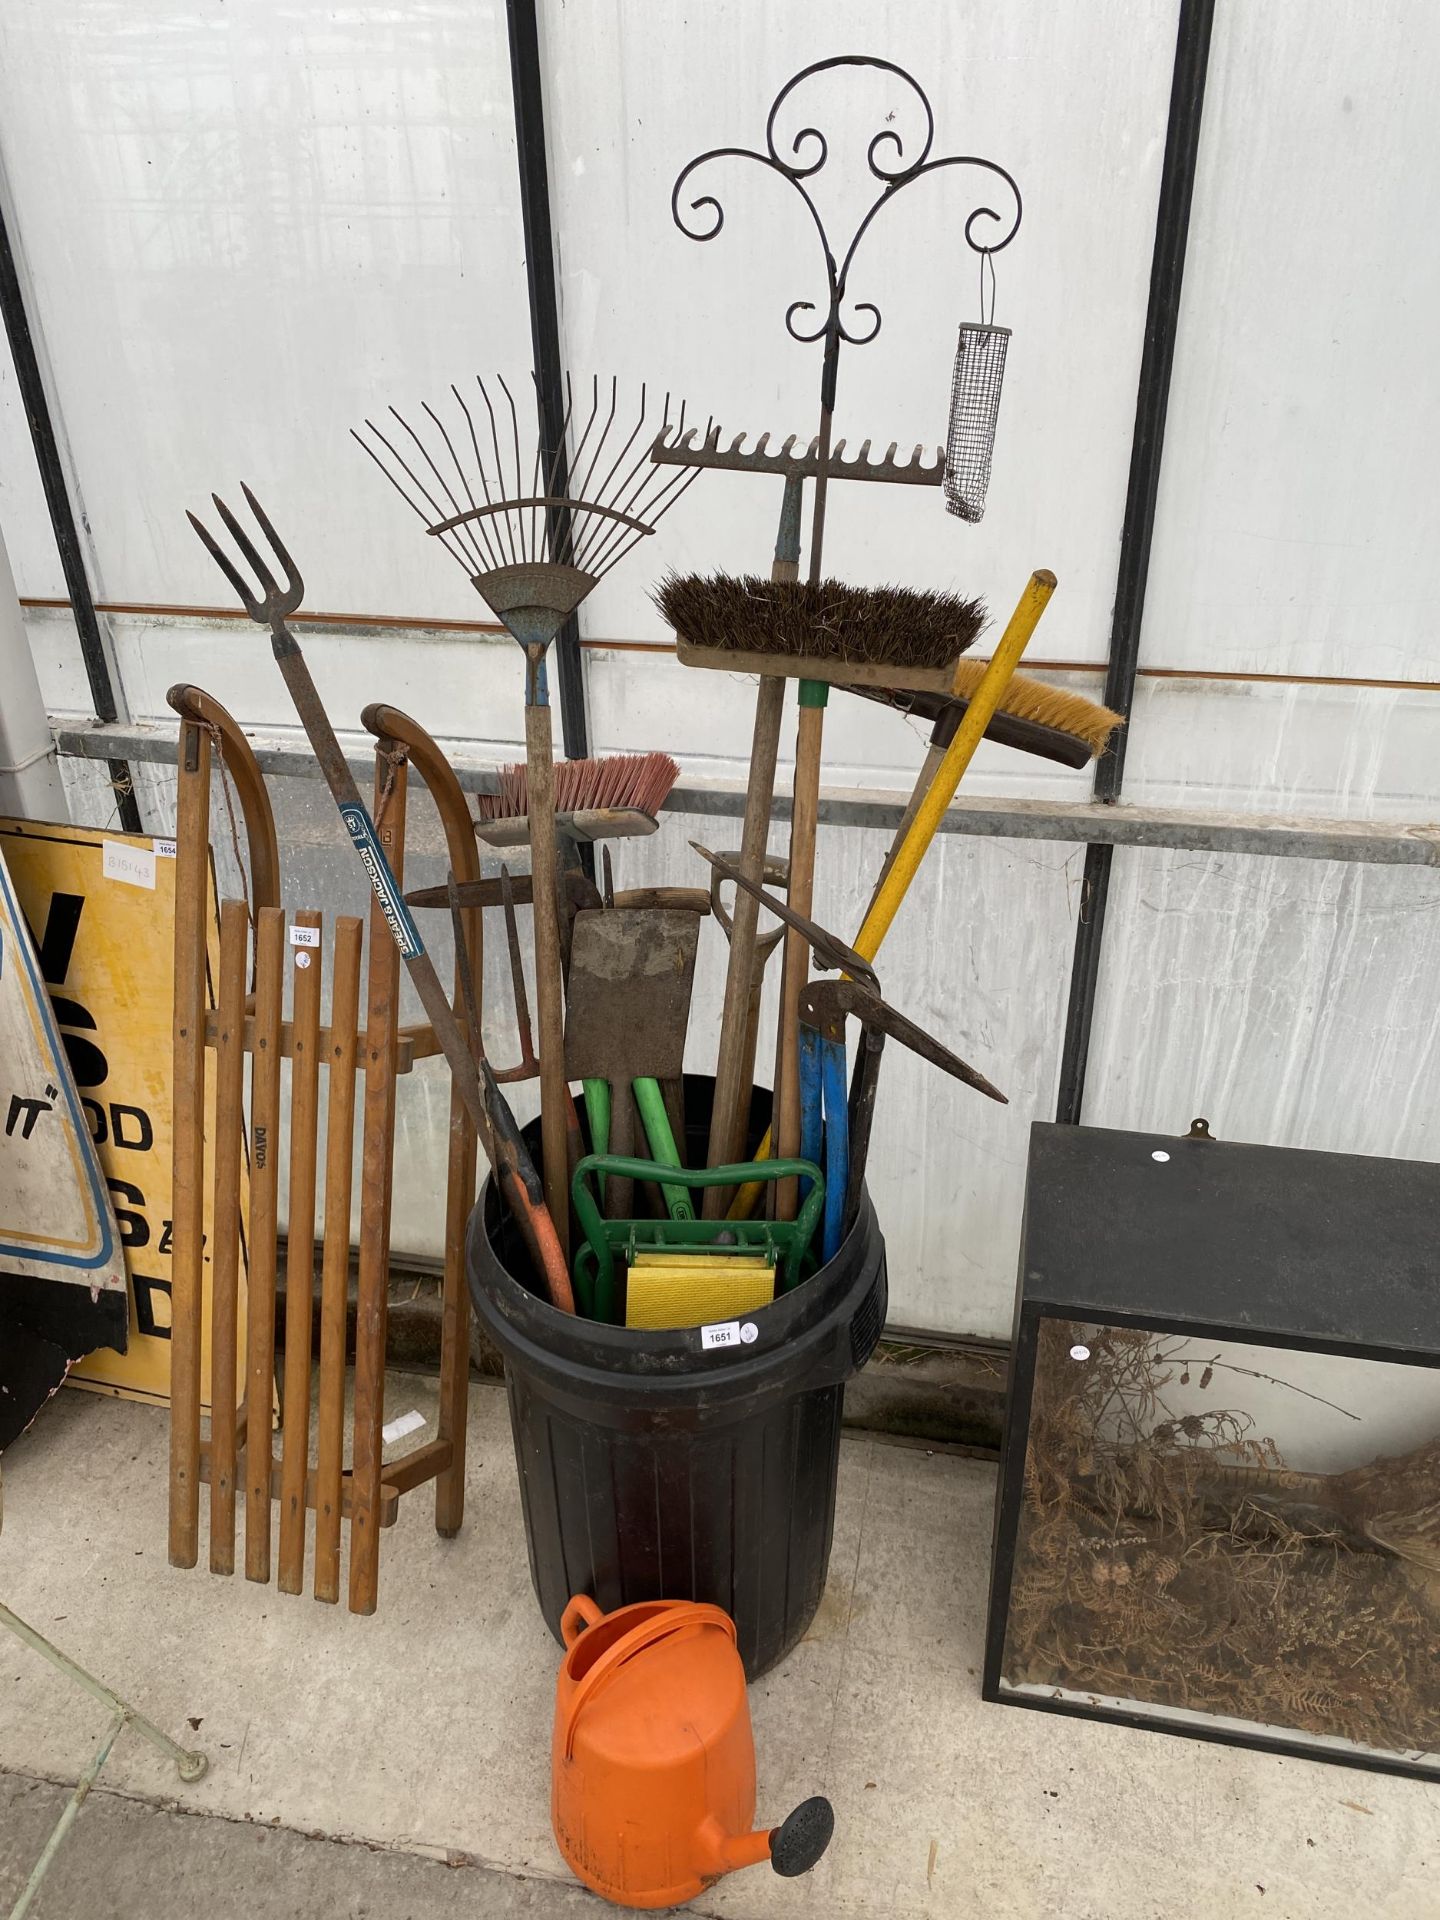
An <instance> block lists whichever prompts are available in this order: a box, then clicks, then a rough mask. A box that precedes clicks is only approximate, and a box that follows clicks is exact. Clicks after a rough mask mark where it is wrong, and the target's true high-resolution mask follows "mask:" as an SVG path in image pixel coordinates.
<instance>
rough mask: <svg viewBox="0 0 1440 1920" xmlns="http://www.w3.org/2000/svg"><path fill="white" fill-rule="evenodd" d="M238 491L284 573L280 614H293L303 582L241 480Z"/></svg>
mask: <svg viewBox="0 0 1440 1920" xmlns="http://www.w3.org/2000/svg"><path fill="white" fill-rule="evenodd" d="M240 491H241V492H242V493H243V494H244V496H245V498H246V500H247V501H248V502H249V503H250V511H251V512H252V513H253V514H254V516H255V522H256V525H257V526H258V527H259V528H260V531H261V532H262V533H263V534H264V536H265V538H266V539H267V540H268V541H269V542H270V545H271V548H272V549H273V551H274V554H275V558H276V559H277V560H278V561H279V562H280V565H281V568H282V569H283V571H284V574H285V593H284V597H283V601H282V604H281V607H280V611H281V612H282V613H293V612H294V611H295V609H296V607H298V606H299V604H300V602H301V601H302V600H303V599H304V598H305V582H304V581H303V580H302V579H301V578H300V569H299V568H298V567H297V566H296V564H295V562H294V561H293V560H292V559H291V558H290V551H289V549H288V547H287V546H286V545H285V542H284V541H283V540H282V539H281V538H280V536H279V534H278V533H276V531H275V529H274V527H272V526H271V524H270V516H269V515H268V514H267V513H266V511H265V509H264V508H263V507H262V506H261V504H260V502H259V501H258V500H257V499H256V498H255V495H254V494H253V493H252V492H251V491H250V489H249V487H247V486H246V484H245V482H244V481H243V480H242V481H241V482H240Z"/></svg>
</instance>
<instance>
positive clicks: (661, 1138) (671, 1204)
mask: <svg viewBox="0 0 1440 1920" xmlns="http://www.w3.org/2000/svg"><path fill="white" fill-rule="evenodd" d="M631 1085H632V1086H633V1087H634V1089H635V1104H636V1106H637V1107H638V1108H639V1109H640V1121H641V1124H642V1125H643V1127H644V1128H645V1138H646V1139H647V1140H648V1141H649V1142H650V1151H651V1153H652V1154H653V1155H654V1156H655V1158H656V1159H657V1160H658V1161H659V1162H660V1164H661V1166H662V1167H681V1168H683V1166H684V1162H683V1161H682V1160H681V1158H680V1149H679V1148H678V1147H677V1146H676V1145H675V1135H674V1134H673V1133H672V1132H671V1130H670V1116H669V1114H668V1113H667V1112H666V1111H665V1096H664V1094H663V1093H662V1092H661V1091H660V1082H659V1081H658V1080H650V1079H644V1080H634V1081H632V1082H631ZM602 1151H603V1149H602ZM660 1191H661V1193H663V1194H664V1196H665V1206H666V1210H667V1211H668V1213H669V1215H670V1218H671V1219H672V1220H693V1219H694V1218H695V1209H694V1207H693V1206H691V1204H690V1195H689V1194H688V1193H687V1192H686V1191H685V1189H684V1187H681V1186H676V1185H675V1184H674V1183H673V1182H671V1181H669V1180H662V1181H661V1183H660Z"/></svg>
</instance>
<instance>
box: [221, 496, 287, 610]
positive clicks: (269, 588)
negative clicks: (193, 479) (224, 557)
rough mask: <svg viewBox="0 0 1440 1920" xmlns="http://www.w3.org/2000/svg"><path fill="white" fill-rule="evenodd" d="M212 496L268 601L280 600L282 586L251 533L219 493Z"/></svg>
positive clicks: (232, 537) (231, 535)
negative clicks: (262, 556) (266, 562)
mask: <svg viewBox="0 0 1440 1920" xmlns="http://www.w3.org/2000/svg"><path fill="white" fill-rule="evenodd" d="M210 498H211V499H212V500H213V501H214V502H215V511H216V512H217V513H218V514H219V516H220V518H221V519H222V520H223V521H224V522H225V525H226V527H227V528H228V529H229V532H230V537H231V539H232V540H233V541H234V542H235V544H236V546H237V547H239V549H240V551H241V553H243V554H244V556H245V558H246V559H247V560H248V561H249V563H250V566H251V568H252V570H253V571H254V574H255V578H256V579H257V580H258V581H259V582H260V587H261V591H262V592H263V593H264V595H265V599H266V601H267V602H269V601H271V600H278V599H279V598H280V588H279V586H278V585H277V584H276V580H275V576H274V574H273V573H271V571H270V569H269V567H267V566H266V564H265V562H264V561H263V560H262V559H261V558H260V552H259V549H258V548H257V547H256V545H255V542H254V541H253V540H252V539H251V538H250V536H249V534H248V533H246V531H245V529H244V528H243V527H242V526H241V524H240V522H239V521H238V520H237V519H236V518H235V516H234V514H233V513H232V512H231V511H230V509H229V507H227V506H226V504H225V502H224V501H223V500H222V499H221V498H220V496H219V494H218V493H212V494H211V496H210Z"/></svg>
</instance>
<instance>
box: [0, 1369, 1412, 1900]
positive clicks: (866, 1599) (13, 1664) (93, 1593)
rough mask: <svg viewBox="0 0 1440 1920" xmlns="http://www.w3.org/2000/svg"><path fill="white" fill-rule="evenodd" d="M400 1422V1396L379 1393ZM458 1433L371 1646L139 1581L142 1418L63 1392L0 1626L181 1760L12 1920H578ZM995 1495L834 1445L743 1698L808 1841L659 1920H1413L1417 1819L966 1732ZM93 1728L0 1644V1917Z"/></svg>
mask: <svg viewBox="0 0 1440 1920" xmlns="http://www.w3.org/2000/svg"><path fill="white" fill-rule="evenodd" d="M412 1404H413V1405H415V1406H417V1407H419V1408H420V1409H421V1410H422V1411H426V1410H428V1409H429V1408H430V1406H431V1405H433V1392H432V1389H431V1387H430V1384H429V1383H428V1382H426V1381H423V1380H410V1379H406V1380H396V1381H395V1382H394V1383H393V1385H392V1392H391V1397H390V1405H391V1407H392V1408H393V1409H394V1410H395V1411H400V1410H402V1409H403V1408H405V1407H408V1406H410V1405H412ZM471 1431H472V1451H471V1461H472V1466H471V1475H470V1494H469V1497H470V1515H469V1519H468V1521H467V1524H466V1527H465V1529H464V1532H463V1533H462V1534H461V1536H460V1537H459V1538H458V1539H456V1540H454V1541H442V1540H440V1539H438V1538H437V1537H436V1535H435V1533H434V1530H433V1527H432V1525H431V1522H430V1516H429V1514H428V1512H427V1510H426V1500H425V1495H424V1494H423V1493H417V1494H413V1495H411V1496H409V1498H408V1499H407V1501H406V1502H405V1503H403V1505H402V1509H401V1519H400V1522H399V1524H398V1526H397V1527H396V1528H395V1529H394V1531H393V1532H391V1533H389V1534H387V1535H386V1536H385V1541H384V1546H383V1548H382V1562H381V1583H382V1584H381V1606H380V1611H379V1613H378V1614H377V1615H376V1616H375V1617H374V1618H372V1619H369V1620H360V1619H355V1618H353V1617H351V1616H350V1615H349V1614H347V1613H344V1612H343V1611H336V1610H335V1609H332V1608H328V1607H322V1606H319V1605H317V1604H316V1603H315V1602H314V1601H313V1600H310V1599H309V1598H304V1599H291V1598H287V1597H286V1596H283V1595H280V1594H278V1593H277V1592H276V1591H275V1589H274V1588H273V1587H257V1586H252V1585H249V1584H247V1583H246V1582H245V1581H244V1580H243V1579H235V1580H231V1581H219V1580H216V1579H214V1578H212V1577H211V1576H210V1575H209V1574H207V1573H205V1572H203V1571H196V1572H190V1573H181V1572H176V1571H175V1570H174V1569H172V1568H170V1567H169V1566H168V1565H167V1564H166V1558H165V1450H166V1425H165V1420H164V1417H163V1416H162V1415H159V1414H156V1413H154V1412H152V1411H150V1410H148V1409H145V1408H139V1407H134V1406H129V1405H126V1404H124V1403H121V1402H117V1401H107V1400H100V1399H96V1398H93V1397H91V1396H90V1395H86V1394H81V1393H75V1392H67V1393H63V1394H62V1395H60V1397H59V1398H58V1400H56V1401H55V1402H54V1403H53V1404H52V1405H51V1406H50V1407H49V1408H48V1409H47V1410H46V1411H45V1413H44V1414H43V1416H42V1418H41V1419H40V1421H39V1422H38V1424H37V1427H36V1429H35V1431H34V1432H33V1433H31V1434H30V1435H28V1436H26V1437H25V1438H24V1439H23V1440H22V1441H20V1442H19V1443H17V1445H16V1446H15V1447H13V1448H12V1449H11V1450H10V1452H9V1453H7V1455H6V1457H5V1496H6V1513H5V1529H4V1533H3V1535H0V1598H3V1599H4V1600H5V1601H7V1602H8V1604H10V1605H11V1606H12V1607H14V1609H15V1610H16V1611H17V1612H18V1613H20V1614H22V1615H23V1616H25V1617H26V1618H28V1619H29V1620H31V1621H32V1623H33V1624H34V1625H36V1626H37V1627H39V1628H40V1629H41V1630H42V1631H43V1632H46V1633H49V1634H52V1635H53V1636H54V1637H55V1638H56V1639H57V1640H58V1641H59V1642H60V1643H61V1644H62V1645H64V1646H65V1648H66V1649H67V1651H69V1652H70V1653H72V1654H73V1655H74V1657H75V1658H77V1659H79V1660H81V1661H82V1662H84V1663H85V1664H87V1665H88V1666H90V1667H91V1668H92V1669H94V1670H95V1671H96V1672H98V1673H99V1674H100V1675H102V1676H103V1677H105V1678H107V1679H108V1680H109V1681H110V1682H111V1684H112V1685H114V1686H116V1687H118V1688H119V1689H120V1690H121V1691H122V1692H127V1693H128V1694H130V1695H131V1696H132V1697H133V1698H134V1700H135V1702H136V1704H137V1705H138V1706H140V1707H141V1708H142V1709H143V1710H144V1711H145V1712H147V1713H148V1714H150V1715H151V1716H152V1717H153V1718H155V1719H156V1720H158V1721H159V1722H160V1724H161V1725H162V1726H164V1727H166V1728H167V1729H169V1730H171V1731H172V1732H174V1733H175V1734H176V1736H177V1737H178V1738H181V1739H185V1740H191V1739H193V1740H194V1741H195V1742H196V1743H197V1744H199V1745H201V1746H203V1747H204V1748H205V1749H206V1751H207V1752H208V1753H209V1755H210V1759H211V1771H210V1774H209V1776H208V1778H206V1779H205V1780H203V1781H202V1782H200V1783H199V1784H198V1785H196V1786H194V1787H185V1786H182V1785H180V1783H179V1782H178V1781H177V1780H176V1778H175V1776H174V1773H173V1771H172V1770H170V1769H168V1768H167V1766H166V1764H165V1763H164V1762H163V1761H162V1760H161V1759H160V1758H159V1757H158V1756H157V1755H155V1754H154V1753H153V1752H152V1751H151V1750H150V1749H149V1748H147V1747H145V1746H144V1745H143V1744H141V1743H140V1742H139V1741H137V1740H136V1739H135V1738H134V1736H133V1735H129V1736H125V1737H123V1738H122V1740H121V1742H120V1744H119V1746H118V1747H117V1749H116V1751H115V1754H114V1755H113V1757H112V1759H111V1762H110V1765H109V1766H108V1767H107V1769H106V1772H105V1775H104V1781H105V1790H104V1791H102V1792H97V1794H96V1795H95V1796H94V1797H93V1798H92V1800H91V1802H90V1804H89V1805H88V1806H87V1807H86V1809H85V1810H84V1812H83V1813H82V1814H81V1817H80V1821H79V1823H78V1825H77V1827H76V1829H75V1831H74V1833H73V1834H72V1835H71V1837H70V1840H69V1841H68V1842H67V1850H66V1853H65V1855H64V1856H63V1862H62V1863H61V1864H57V1866H56V1868H55V1870H54V1878H53V1882H52V1884H51V1885H50V1886H49V1887H48V1888H47V1890H46V1891H45V1893H44V1894H42V1896H41V1899H40V1901H39V1902H38V1903H37V1905H36V1907H35V1909H34V1913H35V1915H36V1916H37V1920H58V1916H61V1915H74V1914H78V1913H84V1912H107V1911H108V1912H112V1913H117V1914H122V1915H128V1914H132V1913H133V1914H136V1915H140V1914H144V1915H145V1916H146V1920H168V1916H172V1915H175V1916H178V1915H181V1914H184V1915H189V1914H192V1913H194V1912H195V1911H197V1910H199V1911H201V1912H203V1913H205V1914H206V1916H207V1920H229V1917H230V1916H231V1915H232V1914H233V1915H235V1916H237V1920H238V1916H239V1915H241V1914H242V1913H243V1914H244V1915H245V1917H246V1920H281V1916H292V1915H293V1916H296V1917H297V1920H298V1917H299V1916H301V1915H303V1916H305V1920H329V1917H330V1916H332V1915H333V1916H361V1915H367V1916H368V1915H374V1916H376V1920H379V1917H380V1916H383V1917H384V1920H406V1916H411V1917H412V1920H430V1916H431V1915H432V1914H433V1915H436V1916H438V1915H439V1914H441V1913H442V1911H443V1912H444V1913H446V1914H447V1915H448V1914H451V1913H454V1912H466V1913H473V1914H476V1915H487V1916H488V1915H492V1914H494V1915H510V1914H527V1915H528V1914H543V1915H557V1916H569V1915H571V1914H581V1913H584V1912H587V1911H588V1912H592V1913H598V1912H600V1911H602V1909H601V1908H600V1906H599V1905H598V1903H596V1902H595V1901H593V1900H591V1899H590V1897H589V1896H588V1895H586V1894H583V1893H582V1892H579V1891H577V1890H576V1889H575V1887H574V1884H573V1882H571V1881H570V1879H569V1877H568V1875H567V1874H566V1873H565V1871H564V1869H563V1867H562V1864H561V1862H560V1860H559V1857H558V1856H557V1854H556V1852H555V1849H554V1844H553V1842H552V1839H551V1836H550V1832H549V1823H548V1779H547V1767H548V1740H549V1725H550V1712H551V1698H552V1687H553V1681H554V1670H555V1662H556V1649H555V1646H554V1644H553V1642H552V1641H551V1640H550V1637H549V1635H548V1633H547V1632H546V1630H545V1628H544V1626H543V1624H542V1623H541V1621H540V1618H539V1615H538V1613H537V1611H536V1609H535V1605H534V1602H533V1599H532V1597H531V1593H530V1584H529V1574H528V1571H527V1568H526V1563H525V1550H524V1541H523V1536H522V1532H521V1526H520V1516H519V1504H518V1500H517V1497H516V1491H515V1477H514V1465H513V1459H512V1455H511V1452H510V1441H509V1431H508V1424H507V1420H506V1413H505V1403H504V1397H503V1394H502V1393H501V1392H500V1391H499V1390H498V1389H496V1388H492V1387H486V1386H477V1387H476V1388H475V1389H474V1393H473V1397H472V1429H471ZM407 1444H413V1442H409V1443H407ZM992 1490H993V1475H992V1472H991V1471H990V1469H988V1468H986V1467H983V1466H980V1465H977V1464H976V1463H975V1462H973V1461H968V1460H964V1459H960V1458H956V1457H950V1456H944V1455H934V1456H930V1455H927V1454H926V1453H924V1452H923V1451H917V1450H915V1449H911V1448H903V1447H896V1446H889V1445H886V1444H884V1443H881V1442H877V1441H874V1440H861V1439H854V1440H847V1442H846V1444H845V1448H844V1454H843V1461H842V1468H841V1488H840V1510H839V1518H838V1525H837V1532H836V1541H835V1551H834V1556H833V1559H832V1563H831V1579H830V1586H829V1590H828V1592H827V1594H826V1598H825V1601H824V1604H823V1606H822V1608H821V1611H820V1614H819V1616H818V1618H817V1620H816V1622H815V1625H814V1627H813V1629H812V1631H811V1633H810V1634H809V1635H808V1636H807V1638H806V1640H805V1642H804V1643H803V1644H802V1645H801V1646H800V1647H799V1648H798V1649H797V1651H796V1652H795V1653H794V1654H793V1655H792V1656H791V1657H790V1659H789V1660H788V1661H787V1662H786V1663H785V1664H784V1666H783V1667H782V1668H781V1669H780V1671H779V1672H778V1673H776V1674H773V1675H771V1676H770V1677H769V1678H768V1679H766V1680H764V1681H761V1682H760V1683H759V1684H758V1685H757V1686H756V1687H755V1688H754V1689H753V1690H752V1706H753V1712H754V1720H755V1730H756V1743H757V1748H758V1753H759V1775H760V1813H761V1817H762V1818H765V1819H770V1820H778V1819H779V1818H781V1817H782V1816H783V1815H784V1814H785V1813H787V1812H788V1811H789V1810H790V1808H791V1807H792V1806H794V1805H795V1803H796V1802H797V1801H799V1800H801V1799H803V1798H804V1797H805V1796H806V1795H807V1794H811V1793H815V1792H825V1793H827V1794H828V1795H829V1796H830V1798H831V1800H832V1801H833V1802H834V1805H835V1812H836V1822H837V1826H836V1838H835V1842H834V1844H833V1846H832V1848H831V1851H830V1853H829V1854H828V1856H827V1857H826V1859H825V1860H824V1861H823V1862H822V1863H821V1865H820V1867H819V1868H818V1869H817V1870H816V1871H815V1873H813V1874H812V1875H810V1876H809V1877H808V1878H807V1879H805V1880H801V1881H791V1882H786V1881H781V1880H779V1879H778V1878H776V1876H775V1875H773V1874H772V1873H770V1872H769V1871H768V1870H766V1869H763V1868H752V1869H750V1870H749V1871H747V1872H745V1873H742V1874H737V1875H734V1876H732V1877H731V1878H729V1879H728V1880H726V1881H723V1882H722V1883H720V1885H718V1886H717V1887H716V1888H715V1889H713V1891H712V1892H711V1893H709V1894H708V1895H706V1896H705V1898H704V1899H702V1900H701V1901H699V1902H697V1903H696V1905H695V1906H694V1907H692V1908H691V1909H689V1911H691V1912H695V1913H701V1914H707V1915H715V1916H722V1917H724V1920H740V1916H745V1917H746V1920H768V1916H771V1915H777V1914H781V1913H787V1914H810V1915H813V1916H816V1920H819V1916H832V1915H833V1916H836V1920H861V1917H862V1916H871V1915H887V1916H896V1920H921V1917H922V1916H924V1917H925V1920H935V1917H936V1916H942V1915H943V1916H951V1915H960V1914H965V1915H975V1916H978V1917H979V1920H1012V1917H1013V1920H1040V1917H1041V1916H1044V1917H1045V1920H1049V1917H1050V1916H1063V1917H1064V1920H1190V1916H1195V1920H1201V1916H1203V1917H1204V1920H1228V1917H1229V1916H1231V1915H1239V1914H1247V1915H1248V1914H1256V1915H1263V1916H1265V1917H1266V1920H1327V1917H1328V1916H1332V1915H1333V1916H1337V1917H1338V1916H1342V1915H1343V1916H1345V1917H1346V1920H1352V1917H1353V1916H1355V1915H1356V1914H1357V1913H1358V1914H1362V1915H1364V1916H1365V1920H1433V1916H1435V1915H1436V1914H1437V1913H1440V1838H1437V1815H1440V1792H1437V1790H1436V1789H1435V1788H1433V1787H1429V1786H1424V1785H1420V1784H1418V1783H1415V1782H1412V1781H1406V1780H1400V1779H1391V1778H1388V1777H1384V1776H1380V1775H1375V1774H1368V1773H1361V1772H1356V1771H1351V1770H1347V1769H1342V1768H1337V1767H1330V1766H1321V1765H1317V1764H1315V1763H1313V1762H1306V1761H1299V1760H1288V1759H1280V1758H1275V1757H1272V1756H1262V1755H1258V1754H1254V1753H1247V1752H1244V1751H1236V1750H1231V1749H1227V1748H1222V1747H1214V1746H1207V1745H1203V1744H1200V1743H1197V1742H1191V1741H1184V1740H1178V1739H1172V1738H1167V1737H1163V1736H1159V1735H1147V1734H1140V1733H1131V1732H1127V1731H1126V1730H1124V1729H1121V1728H1116V1727H1102V1726H1095V1725H1089V1724H1086V1723H1083V1722H1080V1721H1075V1720H1068V1719H1062V1718H1059V1717H1056V1716H1053V1715H1043V1714H1035V1713H1026V1712H1022V1711H1020V1710H1018V1709H1008V1708H1000V1707H988V1706H985V1705H983V1704H982V1703H981V1701H980V1698H979V1681H978V1678H977V1669H978V1666H979V1663H980V1646H981V1636H982V1632H983V1627H984V1615H985V1586H986V1578H987V1562H988V1542H989V1527H990V1509H991V1498H992ZM102 1722H103V1714H102V1711H101V1709H100V1708H99V1707H97V1706H94V1705H93V1703H91V1702H89V1701H88V1700H87V1699H86V1698H84V1697H83V1696H80V1695H78V1694H76V1693H74V1692H73V1691H71V1690H69V1689H68V1688H67V1686H66V1684H65V1683H64V1682H63V1681H62V1680H61V1679H60V1677H59V1676H58V1675H57V1674H55V1673H53V1672H52V1671H51V1670H49V1669H48V1668H46V1667H45V1666H44V1665H43V1664H42V1663H41V1662H40V1661H38V1660H37V1659H36V1658H35V1657H34V1656H33V1655H32V1654H31V1653H29V1652H28V1650H26V1649H25V1648H24V1647H22V1646H20V1645H19V1644H18V1643H16V1642H12V1641H10V1640H9V1639H8V1638H4V1639H0V1912H3V1911H5V1910H7V1908H8V1902H9V1900H11V1899H13V1898H14V1895H15V1892H16V1891H17V1890H18V1888H19V1886H20V1885H21V1884H22V1883H23V1880H24V1875H25V1872H26V1871H27V1870H28V1865H29V1862H30V1860H31V1859H33V1856H34V1852H35V1851H36V1850H38V1847H39V1845H40V1842H41V1840H42V1838H43V1834H44V1831H45V1830H46V1827H47V1825H48V1821H49V1819H50V1817H52V1816H53V1813H54V1812H55V1811H56V1810H58V1806H59V1804H60V1799H61V1796H59V1795H57V1793H56V1792H55V1791H54V1789H53V1787H51V1786H48V1785H45V1784H40V1783H44V1782H55V1781H62V1780H63V1781H73V1780H74V1779H75V1777H76V1775H77V1774H78V1772H79V1770H80V1768H81V1766H82V1765H83V1764H84V1761H85V1759H86V1758H87V1756H88V1753H89V1751H90V1749H91V1747H92V1745H93V1743H94V1741H95V1740H96V1739H97V1738H98V1736H99V1733H100V1731H101V1726H102ZM177 1809H178V1810H183V1811H177ZM196 1815H199V1816H203V1817H201V1818H196V1817H194V1816H196ZM338 1842H350V1843H352V1844H348V1845H347V1844H337V1843H338Z"/></svg>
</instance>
